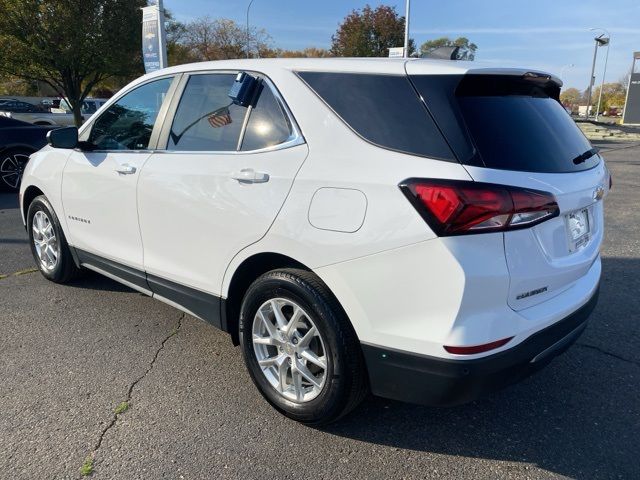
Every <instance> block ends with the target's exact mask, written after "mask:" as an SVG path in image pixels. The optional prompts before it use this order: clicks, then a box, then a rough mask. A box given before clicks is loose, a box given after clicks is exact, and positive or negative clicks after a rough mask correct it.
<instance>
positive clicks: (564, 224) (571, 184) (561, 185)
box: [406, 61, 609, 310]
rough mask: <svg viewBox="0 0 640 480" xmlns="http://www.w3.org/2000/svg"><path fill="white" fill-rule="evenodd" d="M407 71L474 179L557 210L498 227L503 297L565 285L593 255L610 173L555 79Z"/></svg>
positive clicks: (544, 293)
mask: <svg viewBox="0 0 640 480" xmlns="http://www.w3.org/2000/svg"><path fill="white" fill-rule="evenodd" d="M406 70H407V74H408V75H409V78H410V80H411V81H412V83H413V85H414V87H415V88H416V90H417V91H418V93H419V94H420V96H421V97H422V99H423V100H424V102H425V105H426V107H427V108H428V110H429V111H430V113H431V115H432V116H433V118H434V119H435V121H436V123H437V124H438V126H439V128H440V129H441V131H442V133H443V134H444V136H445V138H446V139H447V141H448V142H449V144H450V146H451V148H452V150H453V151H454V152H455V154H456V156H457V157H458V160H459V161H460V162H461V163H462V164H463V165H464V166H465V168H466V169H467V170H468V172H469V174H470V175H471V177H472V178H473V179H474V180H476V181H479V182H487V183H494V184H501V185H511V186H516V187H524V188H529V189H535V190H542V191H546V192H549V193H552V194H553V195H554V196H555V198H556V200H557V203H558V206H559V209H560V212H559V215H558V216H557V217H555V218H552V219H550V220H547V221H545V222H543V223H540V224H538V225H535V226H533V227H531V228H527V229H522V230H515V231H507V232H505V233H504V246H505V255H506V259H507V266H508V269H509V273H510V276H511V282H510V291H509V297H508V299H507V301H508V304H509V306H510V307H511V308H513V309H514V310H521V309H524V308H527V307H530V306H533V305H536V304H539V303H541V302H543V301H545V300H548V299H549V298H551V297H553V296H556V295H558V294H560V293H562V292H563V291H565V290H566V289H568V288H570V287H571V285H572V284H574V283H575V282H576V281H577V280H579V279H580V278H581V277H583V276H584V275H585V274H586V273H587V272H588V271H589V269H590V268H591V266H592V265H593V263H594V262H595V261H596V260H597V258H598V252H599V247H600V244H601V242H602V235H603V207H602V198H603V196H604V194H605V192H606V191H607V190H608V186H609V185H608V181H609V177H608V171H607V169H606V167H605V165H604V162H603V161H602V159H601V157H600V156H599V154H598V153H596V152H595V151H594V150H593V147H592V145H591V144H590V143H589V141H588V140H587V139H586V138H585V136H584V135H583V134H582V132H581V131H580V129H579V128H578V127H577V126H576V124H575V122H574V121H573V120H572V119H571V118H570V117H569V115H568V114H567V113H566V111H565V110H564V108H563V107H562V105H561V104H560V103H559V101H558V96H559V93H560V84H559V82H558V81H557V80H556V79H554V78H553V77H551V76H549V75H547V74H542V73H538V72H528V71H525V70H502V71H500V70H495V69H491V70H488V69H487V70H482V69H477V70H471V71H469V72H467V73H466V74H443V75H433V74H429V73H428V72H429V70H430V69H428V68H427V66H426V65H425V63H424V62H422V61H414V62H407V65H406Z"/></svg>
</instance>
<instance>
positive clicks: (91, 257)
mask: <svg viewBox="0 0 640 480" xmlns="http://www.w3.org/2000/svg"><path fill="white" fill-rule="evenodd" d="M74 250H75V253H76V257H77V259H78V262H79V263H80V264H81V265H82V264H87V265H91V266H94V267H96V268H99V269H100V270H104V271H105V272H107V273H109V274H111V275H113V276H114V277H118V278H121V279H122V280H124V281H126V282H129V283H131V284H133V285H136V286H137V287H140V288H143V289H145V290H151V289H150V288H149V284H148V283H147V277H146V275H145V273H144V272H143V271H140V270H137V269H135V268H132V267H128V266H126V265H122V264H121V263H118V262H115V261H113V260H109V259H108V258H104V257H100V256H98V255H95V254H93V253H89V252H86V251H84V250H81V249H79V248H75V249H74Z"/></svg>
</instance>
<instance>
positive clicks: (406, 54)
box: [404, 0, 411, 58]
mask: <svg viewBox="0 0 640 480" xmlns="http://www.w3.org/2000/svg"><path fill="white" fill-rule="evenodd" d="M410 6H411V0H407V4H406V8H405V13H404V58H409V13H410V12H409V10H410Z"/></svg>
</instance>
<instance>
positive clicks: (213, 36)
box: [179, 16, 271, 61]
mask: <svg viewBox="0 0 640 480" xmlns="http://www.w3.org/2000/svg"><path fill="white" fill-rule="evenodd" d="M247 42H248V44H249V54H250V56H251V57H256V56H261V52H264V51H268V50H269V44H270V42H271V37H270V36H269V35H268V34H267V32H266V31H265V30H262V29H256V28H253V29H251V30H250V31H249V37H248V38H247V31H246V30H245V28H244V27H241V26H240V25H238V24H237V23H236V22H234V21H233V20H229V19H226V18H220V19H215V20H213V19H211V18H210V17H208V16H207V17H202V18H200V19H197V20H194V21H193V22H190V23H188V24H187V25H186V27H185V31H184V37H183V39H182V40H181V41H180V42H179V43H180V44H182V45H184V46H185V47H186V48H187V49H188V52H189V54H190V55H191V56H192V57H193V58H194V59H195V60H196V61H205V60H225V59H229V58H242V57H245V56H246V55H247Z"/></svg>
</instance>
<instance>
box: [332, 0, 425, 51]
mask: <svg viewBox="0 0 640 480" xmlns="http://www.w3.org/2000/svg"><path fill="white" fill-rule="evenodd" d="M403 45H404V17H403V16H400V15H399V14H398V12H396V9H395V7H389V6H386V5H380V6H378V7H376V8H375V9H373V8H371V6H370V5H366V6H365V7H364V8H363V9H362V10H353V11H352V12H351V13H350V14H349V15H347V16H346V17H345V19H344V20H343V22H342V23H341V24H340V26H339V27H338V30H337V31H336V33H335V34H334V35H333V36H332V37H331V53H332V54H333V55H335V56H337V57H387V56H388V55H389V49H390V48H392V47H402V46H403ZM414 50H415V43H414V41H413V40H410V42H409V54H411V53H413V51H414Z"/></svg>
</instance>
